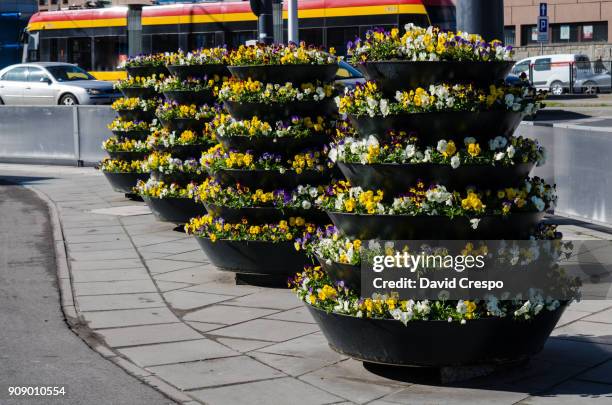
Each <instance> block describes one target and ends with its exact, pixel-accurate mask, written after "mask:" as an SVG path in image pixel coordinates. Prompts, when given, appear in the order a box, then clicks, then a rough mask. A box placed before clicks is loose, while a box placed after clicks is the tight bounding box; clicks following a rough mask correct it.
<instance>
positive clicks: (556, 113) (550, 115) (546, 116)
mask: <svg viewBox="0 0 612 405" xmlns="http://www.w3.org/2000/svg"><path fill="white" fill-rule="evenodd" d="M592 117H593V116H592V115H588V114H582V113H579V112H575V111H568V110H561V109H553V108H546V109H543V110H540V111H538V114H537V115H536V118H535V120H534V121H535V122H542V121H570V120H580V119H585V118H592Z"/></svg>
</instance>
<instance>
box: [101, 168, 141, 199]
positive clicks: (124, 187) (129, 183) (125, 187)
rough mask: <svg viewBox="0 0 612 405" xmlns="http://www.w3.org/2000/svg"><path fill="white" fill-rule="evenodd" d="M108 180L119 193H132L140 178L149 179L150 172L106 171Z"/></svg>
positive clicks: (105, 174)
mask: <svg viewBox="0 0 612 405" xmlns="http://www.w3.org/2000/svg"><path fill="white" fill-rule="evenodd" d="M104 176H105V177H106V180H108V182H109V183H110V185H111V187H112V188H113V190H115V191H116V192H118V193H124V194H132V193H133V192H134V191H133V188H134V187H136V183H138V180H142V181H147V179H148V178H149V173H109V172H104Z"/></svg>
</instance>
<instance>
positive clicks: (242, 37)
mask: <svg viewBox="0 0 612 405" xmlns="http://www.w3.org/2000/svg"><path fill="white" fill-rule="evenodd" d="M229 37H230V40H229V44H228V45H229V46H230V47H232V48H237V47H239V46H240V45H244V44H245V42H246V41H250V40H253V39H256V38H257V32H255V31H232V32H230V35H229Z"/></svg>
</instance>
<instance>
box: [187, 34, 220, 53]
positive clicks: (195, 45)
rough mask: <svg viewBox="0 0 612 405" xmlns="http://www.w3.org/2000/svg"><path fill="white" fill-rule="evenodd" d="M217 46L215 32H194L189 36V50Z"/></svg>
mask: <svg viewBox="0 0 612 405" xmlns="http://www.w3.org/2000/svg"><path fill="white" fill-rule="evenodd" d="M214 46H215V33H214V32H194V33H191V34H189V49H190V50H193V49H200V48H212V47H214Z"/></svg>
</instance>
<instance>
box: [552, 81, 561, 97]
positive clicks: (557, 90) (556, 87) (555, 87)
mask: <svg viewBox="0 0 612 405" xmlns="http://www.w3.org/2000/svg"><path fill="white" fill-rule="evenodd" d="M550 92H551V93H552V94H554V95H555V96H560V95H562V94H563V83H561V82H560V81H555V82H552V83H551V85H550Z"/></svg>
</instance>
